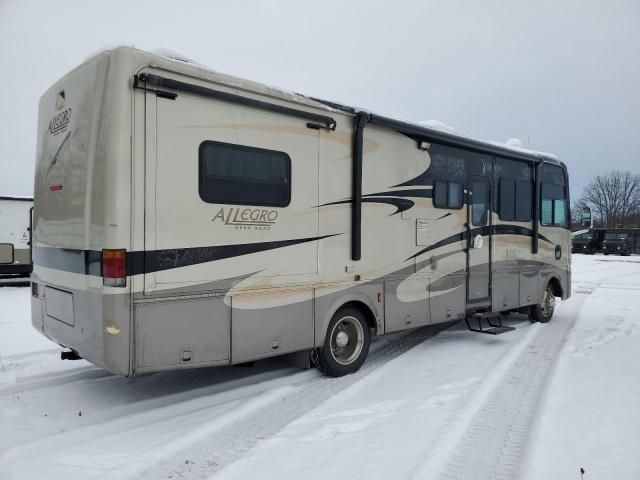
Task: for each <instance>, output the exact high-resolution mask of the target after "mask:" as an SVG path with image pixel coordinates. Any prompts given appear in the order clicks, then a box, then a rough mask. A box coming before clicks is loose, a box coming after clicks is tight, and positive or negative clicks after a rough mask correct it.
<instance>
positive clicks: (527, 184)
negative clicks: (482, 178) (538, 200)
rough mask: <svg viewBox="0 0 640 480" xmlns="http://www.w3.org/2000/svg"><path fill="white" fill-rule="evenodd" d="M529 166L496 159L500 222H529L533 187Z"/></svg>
mask: <svg viewBox="0 0 640 480" xmlns="http://www.w3.org/2000/svg"><path fill="white" fill-rule="evenodd" d="M531 172H532V170H531V165H530V164H529V163H526V162H519V161H516V160H507V159H505V158H497V159H496V175H497V176H498V177H499V178H500V184H499V205H498V213H499V216H500V220H507V221H509V220H511V221H513V220H515V221H517V222H529V221H531V211H532V208H531V206H532V201H533V187H532V183H531V182H532V173H531Z"/></svg>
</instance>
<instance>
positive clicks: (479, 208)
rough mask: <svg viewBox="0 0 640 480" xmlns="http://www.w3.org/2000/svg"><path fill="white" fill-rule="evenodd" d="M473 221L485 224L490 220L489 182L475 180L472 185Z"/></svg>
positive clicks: (477, 224) (476, 224)
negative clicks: (488, 212) (488, 213)
mask: <svg viewBox="0 0 640 480" xmlns="http://www.w3.org/2000/svg"><path fill="white" fill-rule="evenodd" d="M471 192H472V193H471V202H472V204H471V223H472V224H473V225H475V226H483V225H486V224H487V222H488V215H487V210H488V209H489V185H488V184H487V182H473V184H472V186H471Z"/></svg>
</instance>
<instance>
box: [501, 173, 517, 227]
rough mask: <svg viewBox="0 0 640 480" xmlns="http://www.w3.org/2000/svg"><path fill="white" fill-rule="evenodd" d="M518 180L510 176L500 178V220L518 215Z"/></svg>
mask: <svg viewBox="0 0 640 480" xmlns="http://www.w3.org/2000/svg"><path fill="white" fill-rule="evenodd" d="M515 201H516V182H515V180H511V179H510V178H502V179H500V211H499V216H500V220H514V219H515V215H516V210H515Z"/></svg>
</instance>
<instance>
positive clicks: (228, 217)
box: [211, 207, 278, 230]
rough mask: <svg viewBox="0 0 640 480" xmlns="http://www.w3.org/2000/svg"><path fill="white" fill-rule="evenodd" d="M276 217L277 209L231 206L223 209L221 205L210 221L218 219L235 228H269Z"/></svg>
mask: <svg viewBox="0 0 640 480" xmlns="http://www.w3.org/2000/svg"><path fill="white" fill-rule="evenodd" d="M277 218H278V211H277V210H265V209H262V208H233V207H232V208H227V209H225V208H224V207H222V208H221V209H220V210H219V211H218V213H216V214H215V216H214V217H213V218H212V219H211V221H212V222H216V221H218V220H219V221H221V222H223V223H224V224H225V225H231V226H234V227H235V228H236V229H237V230H243V229H244V230H270V229H271V226H272V225H274V224H275V223H276V220H277Z"/></svg>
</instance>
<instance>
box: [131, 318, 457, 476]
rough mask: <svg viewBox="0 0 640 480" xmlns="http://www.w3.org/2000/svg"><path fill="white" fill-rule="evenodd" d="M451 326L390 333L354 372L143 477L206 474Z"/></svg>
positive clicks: (320, 379) (311, 388)
mask: <svg viewBox="0 0 640 480" xmlns="http://www.w3.org/2000/svg"><path fill="white" fill-rule="evenodd" d="M450 325H451V324H444V325H437V326H431V327H423V328H419V329H416V330H413V331H409V332H402V333H400V334H396V335H389V336H387V337H383V338H381V339H380V340H379V341H378V342H377V345H372V350H371V351H370V354H369V358H368V359H367V361H366V362H365V364H364V365H363V367H362V368H361V369H360V370H359V371H358V372H356V373H355V374H352V375H347V376H344V377H340V378H328V377H324V376H317V377H315V378H313V379H311V380H309V381H307V382H304V383H302V384H299V385H297V386H296V387H297V388H295V390H293V391H291V393H290V394H289V395H286V396H283V397H282V399H281V402H280V403H279V404H278V405H276V406H272V405H269V406H268V407H267V408H264V409H256V410H255V411H253V412H252V413H251V414H249V415H246V416H245V417H243V418H242V419H240V420H238V421H236V422H233V423H232V424H230V425H228V426H227V427H226V428H224V429H222V430H220V431H217V432H216V434H215V435H212V436H209V437H207V438H206V439H202V440H201V441H200V442H199V443H198V444H197V445H194V446H191V447H190V448H189V449H188V452H187V451H186V450H184V449H183V450H181V451H179V452H176V454H175V455H174V456H173V457H171V458H168V459H166V460H164V461H161V462H159V463H157V464H156V465H154V466H153V467H151V468H150V469H149V470H148V471H146V472H145V473H144V474H143V475H142V477H143V478H149V479H156V478H166V479H176V478H208V477H209V476H210V475H212V474H214V473H215V472H217V471H218V470H220V469H221V468H222V467H224V466H226V465H228V464H230V463H232V462H234V461H236V460H237V459H239V458H240V457H242V456H243V455H244V454H245V453H246V452H248V451H249V450H250V449H252V448H253V447H255V446H256V445H257V444H258V443H260V442H261V441H263V440H266V439H267V438H270V437H271V436H273V435H274V434H275V433H277V432H278V431H280V430H281V429H282V428H283V427H285V426H286V425H288V424H289V423H291V422H292V421H294V420H295V419H297V418H299V417H300V416H302V415H304V414H306V413H307V412H309V411H310V410H312V409H313V408H315V407H316V406H317V405H319V404H320V403H322V402H324V401H326V400H328V399H329V398H331V397H332V396H334V395H336V394H337V393H340V392H342V391H344V390H345V389H347V388H349V387H351V386H353V385H354V384H356V383H358V382H359V381H361V380H362V379H364V378H366V377H367V376H368V375H369V374H371V373H373V372H375V371H376V370H377V369H378V368H380V367H381V366H383V365H384V364H385V363H387V362H388V361H390V360H391V359H393V358H395V357H397V356H399V355H402V354H403V353H405V352H406V351H408V350H409V349H411V348H413V347H415V346H416V345H418V344H420V343H422V342H424V341H425V340H427V339H428V338H430V337H432V336H433V335H435V334H436V333H437V332H439V331H441V330H443V329H444V328H447V327H449V326H450Z"/></svg>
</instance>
